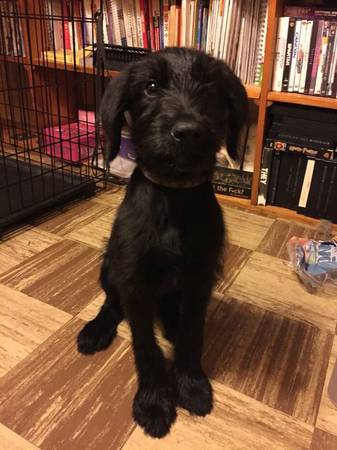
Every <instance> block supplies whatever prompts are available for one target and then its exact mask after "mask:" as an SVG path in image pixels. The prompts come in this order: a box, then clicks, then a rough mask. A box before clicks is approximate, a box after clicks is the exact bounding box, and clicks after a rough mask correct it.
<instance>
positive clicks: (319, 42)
mask: <svg viewBox="0 0 337 450" xmlns="http://www.w3.org/2000/svg"><path fill="white" fill-rule="evenodd" d="M323 29H324V21H323V20H320V21H319V22H318V30H317V38H316V45H315V54H314V62H313V65H312V71H311V77H310V78H311V81H310V86H309V94H310V95H314V93H315V86H316V79H317V72H318V66H319V60H320V55H321V48H322V39H323Z"/></svg>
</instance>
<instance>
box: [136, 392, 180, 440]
mask: <svg viewBox="0 0 337 450" xmlns="http://www.w3.org/2000/svg"><path fill="white" fill-rule="evenodd" d="M176 416H177V413H176V407H175V402H174V397H173V393H172V391H171V390H169V389H144V388H139V390H138V392H137V394H136V396H135V398H134V401H133V418H134V420H135V421H136V422H137V423H138V425H140V426H141V427H142V428H143V429H144V431H145V433H146V434H149V435H150V436H152V437H155V438H161V437H163V436H165V435H166V434H167V433H168V432H169V431H170V428H171V425H172V424H173V423H174V421H175V419H176Z"/></svg>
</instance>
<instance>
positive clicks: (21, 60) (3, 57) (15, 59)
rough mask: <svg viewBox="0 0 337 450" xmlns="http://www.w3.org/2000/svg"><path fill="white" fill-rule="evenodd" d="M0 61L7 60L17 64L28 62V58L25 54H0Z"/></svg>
mask: <svg viewBox="0 0 337 450" xmlns="http://www.w3.org/2000/svg"><path fill="white" fill-rule="evenodd" d="M0 61H7V62H12V63H18V64H28V59H27V57H26V56H9V55H0Z"/></svg>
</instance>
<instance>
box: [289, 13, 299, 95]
mask: <svg viewBox="0 0 337 450" xmlns="http://www.w3.org/2000/svg"><path fill="white" fill-rule="evenodd" d="M301 28H302V21H301V20H296V26H295V33H294V42H293V50H292V55H291V64H290V75H289V82H288V92H293V91H294V82H295V73H296V61H297V54H298V49H299V44H300V39H301Z"/></svg>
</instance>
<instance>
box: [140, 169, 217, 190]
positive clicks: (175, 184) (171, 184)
mask: <svg viewBox="0 0 337 450" xmlns="http://www.w3.org/2000/svg"><path fill="white" fill-rule="evenodd" d="M141 171H142V173H143V175H144V177H145V178H147V179H148V180H150V181H151V182H152V183H154V184H158V185H159V186H163V187H167V188H175V189H184V188H185V189H186V188H194V187H197V186H200V185H201V184H204V183H205V182H206V181H207V180H208V177H207V176H202V177H200V178H198V179H195V180H181V181H176V180H168V179H165V178H161V177H158V176H157V175H154V174H152V173H150V172H148V171H147V170H146V169H141Z"/></svg>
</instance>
